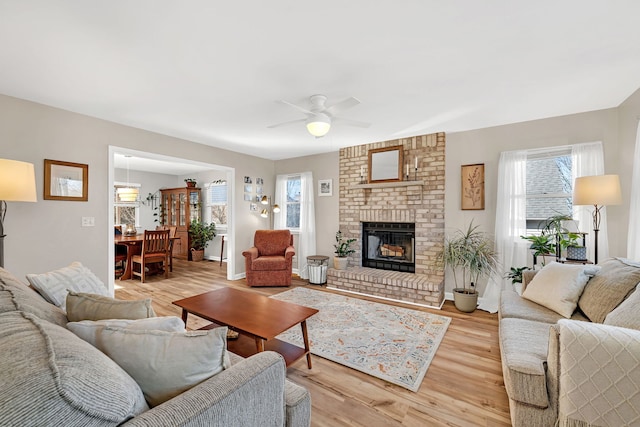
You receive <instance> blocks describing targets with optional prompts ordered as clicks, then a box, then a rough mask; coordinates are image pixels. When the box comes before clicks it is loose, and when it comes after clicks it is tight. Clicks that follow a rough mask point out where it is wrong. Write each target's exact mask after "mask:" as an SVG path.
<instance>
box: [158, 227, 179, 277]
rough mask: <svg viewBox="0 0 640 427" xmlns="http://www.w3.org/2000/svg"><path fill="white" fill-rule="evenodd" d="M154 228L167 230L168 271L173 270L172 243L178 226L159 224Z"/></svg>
mask: <svg viewBox="0 0 640 427" xmlns="http://www.w3.org/2000/svg"><path fill="white" fill-rule="evenodd" d="M156 230H169V271H171V272H173V244H174V243H175V239H174V238H175V237H176V232H177V231H178V227H176V226H175V225H159V226H157V227H156Z"/></svg>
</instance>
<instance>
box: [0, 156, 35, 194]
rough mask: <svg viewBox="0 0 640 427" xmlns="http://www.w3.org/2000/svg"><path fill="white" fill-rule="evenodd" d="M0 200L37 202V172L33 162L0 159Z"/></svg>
mask: <svg viewBox="0 0 640 427" xmlns="http://www.w3.org/2000/svg"><path fill="white" fill-rule="evenodd" d="M0 200H4V201H8V202H36V201H37V200H38V199H37V197H36V174H35V170H34V167H33V164H32V163H27V162H20V161H18V160H8V159H0Z"/></svg>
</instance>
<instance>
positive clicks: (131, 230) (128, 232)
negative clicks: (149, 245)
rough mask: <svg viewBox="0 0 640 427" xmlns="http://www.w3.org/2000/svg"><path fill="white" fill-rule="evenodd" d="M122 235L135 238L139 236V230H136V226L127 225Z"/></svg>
mask: <svg viewBox="0 0 640 427" xmlns="http://www.w3.org/2000/svg"><path fill="white" fill-rule="evenodd" d="M122 234H124V235H125V236H135V235H136V234H138V230H136V225H135V224H127V225H126V226H125V228H124V232H123V233H122Z"/></svg>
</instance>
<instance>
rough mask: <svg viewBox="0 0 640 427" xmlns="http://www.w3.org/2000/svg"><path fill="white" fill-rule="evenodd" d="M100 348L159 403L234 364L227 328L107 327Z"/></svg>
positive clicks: (147, 395) (99, 341)
mask: <svg viewBox="0 0 640 427" xmlns="http://www.w3.org/2000/svg"><path fill="white" fill-rule="evenodd" d="M97 347H98V348H99V349H100V350H102V351H103V352H104V353H105V354H106V355H107V356H109V357H110V358H111V359H113V360H114V361H115V362H116V363H118V364H119V365H120V366H121V367H122V368H123V369H124V370H125V371H127V372H128V373H129V374H130V375H131V376H132V377H133V378H134V379H135V380H136V381H137V383H138V384H139V385H140V388H142V391H143V393H144V396H145V398H146V399H147V402H148V403H149V405H150V406H156V405H159V404H161V403H162V402H164V401H166V400H169V399H171V398H172V397H174V396H177V395H179V394H181V393H182V392H184V391H185V390H188V389H190V388H191V387H193V386H194V385H196V384H199V383H200V382H202V381H204V380H206V379H207V378H210V377H212V376H214V375H215V374H217V373H219V372H221V371H222V370H223V369H226V368H228V367H230V366H231V363H230V360H229V356H228V354H227V327H226V326H225V327H221V328H215V329H211V330H207V331H193V332H165V331H141V330H130V329H124V328H116V327H111V326H107V327H105V328H104V329H103V331H102V334H101V339H100V340H98V341H97Z"/></svg>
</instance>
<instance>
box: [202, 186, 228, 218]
mask: <svg viewBox="0 0 640 427" xmlns="http://www.w3.org/2000/svg"><path fill="white" fill-rule="evenodd" d="M204 205H205V212H204V213H205V215H204V216H205V221H206V222H209V223H211V222H213V223H215V224H216V227H217V228H218V229H226V227H227V211H228V202H227V182H226V181H224V180H221V181H215V182H212V183H211V184H209V185H208V187H206V190H205V192H204Z"/></svg>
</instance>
